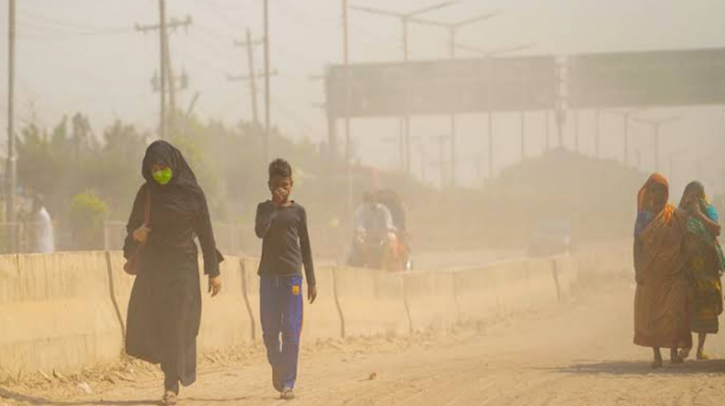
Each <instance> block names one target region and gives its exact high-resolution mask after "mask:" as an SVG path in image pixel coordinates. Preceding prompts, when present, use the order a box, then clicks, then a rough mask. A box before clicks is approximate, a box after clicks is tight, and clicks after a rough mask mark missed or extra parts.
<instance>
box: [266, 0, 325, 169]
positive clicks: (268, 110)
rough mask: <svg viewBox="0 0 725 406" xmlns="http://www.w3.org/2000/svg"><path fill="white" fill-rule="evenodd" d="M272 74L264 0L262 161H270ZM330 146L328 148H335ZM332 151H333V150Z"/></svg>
mask: <svg viewBox="0 0 725 406" xmlns="http://www.w3.org/2000/svg"><path fill="white" fill-rule="evenodd" d="M271 74H272V72H271V71H270V67H269V0H264V160H265V162H267V161H269V160H270V137H271V126H272V123H271V121H272V118H271V106H272V100H271V97H270V94H271V89H270V81H269V77H270V75H271ZM335 147H336V146H335V145H330V148H335ZM333 151H334V150H333Z"/></svg>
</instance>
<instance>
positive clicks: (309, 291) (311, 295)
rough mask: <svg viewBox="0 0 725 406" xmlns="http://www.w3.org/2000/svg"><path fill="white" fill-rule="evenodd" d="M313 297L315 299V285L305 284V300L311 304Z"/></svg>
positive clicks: (313, 301) (313, 300)
mask: <svg viewBox="0 0 725 406" xmlns="http://www.w3.org/2000/svg"><path fill="white" fill-rule="evenodd" d="M315 299H317V285H307V300H309V301H310V304H312V303H315Z"/></svg>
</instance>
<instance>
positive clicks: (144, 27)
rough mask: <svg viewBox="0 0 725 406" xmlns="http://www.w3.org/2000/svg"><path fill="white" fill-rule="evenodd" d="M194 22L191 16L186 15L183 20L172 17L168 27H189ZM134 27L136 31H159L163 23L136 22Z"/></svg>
mask: <svg viewBox="0 0 725 406" xmlns="http://www.w3.org/2000/svg"><path fill="white" fill-rule="evenodd" d="M193 23H194V21H193V20H192V19H191V16H186V19H184V20H183V21H179V20H177V19H172V20H171V21H168V22H167V23H166V28H167V29H171V30H176V29H178V28H188V27H189V26H191V25H192V24H193ZM134 28H135V29H136V31H139V32H143V33H147V32H150V31H157V30H160V29H161V24H135V26H134Z"/></svg>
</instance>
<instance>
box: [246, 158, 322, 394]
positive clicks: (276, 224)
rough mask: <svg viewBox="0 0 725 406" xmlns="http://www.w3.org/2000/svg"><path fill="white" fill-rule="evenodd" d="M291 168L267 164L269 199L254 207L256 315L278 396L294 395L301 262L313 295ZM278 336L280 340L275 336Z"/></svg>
mask: <svg viewBox="0 0 725 406" xmlns="http://www.w3.org/2000/svg"><path fill="white" fill-rule="evenodd" d="M292 186H293V181H292V167H291V166H290V164H289V163H288V162H287V161H285V160H282V159H277V160H275V161H273V162H272V163H271V164H270V165H269V190H270V192H271V194H272V197H271V199H270V200H267V201H265V202H263V203H260V204H259V206H258V207H257V218H256V226H255V231H256V233H257V236H258V237H259V238H262V239H263V243H262V260H261V262H260V265H259V276H260V313H261V314H260V320H261V321H262V334H263V336H264V345H265V346H266V348H267V359H268V360H269V364H270V365H271V366H272V384H273V386H274V388H275V390H277V391H278V392H280V393H281V398H282V399H286V400H291V399H294V397H295V393H294V388H295V382H296V380H297V364H298V358H299V349H300V335H301V333H302V319H303V296H302V295H303V294H302V267H303V266H304V268H305V276H306V278H307V298H308V300H309V301H310V304H312V303H314V301H315V299H316V298H317V287H316V284H315V270H314V265H313V261H312V249H311V246H310V236H309V233H308V230H307V213H306V211H305V208H304V207H302V206H301V205H299V204H298V203H295V201H294V200H291V199H290V194H291V192H292ZM280 335H281V341H280Z"/></svg>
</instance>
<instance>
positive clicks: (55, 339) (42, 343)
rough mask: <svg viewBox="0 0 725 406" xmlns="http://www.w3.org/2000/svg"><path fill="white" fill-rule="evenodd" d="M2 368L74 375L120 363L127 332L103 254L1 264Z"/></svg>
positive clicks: (7, 259) (20, 258) (63, 255)
mask: <svg viewBox="0 0 725 406" xmlns="http://www.w3.org/2000/svg"><path fill="white" fill-rule="evenodd" d="M0 266H2V268H0V284H2V285H3V288H2V290H0V292H2V296H0V329H1V330H2V332H1V333H0V367H1V368H2V370H3V371H4V372H7V373H11V374H18V373H19V372H20V371H33V370H42V371H46V372H51V371H53V370H62V371H74V370H79V369H81V368H83V367H85V366H88V365H94V364H99V363H105V362H110V361H114V360H116V359H118V357H119V355H120V353H121V349H122V344H123V340H122V331H121V327H120V325H119V320H118V318H117V315H116V311H115V309H114V306H113V303H112V301H111V295H110V290H109V286H110V284H109V279H108V273H107V268H106V257H105V254H104V253H103V252H77V253H57V254H49V255H40V254H38V255H13V256H5V257H2V260H0Z"/></svg>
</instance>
